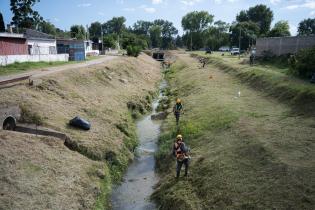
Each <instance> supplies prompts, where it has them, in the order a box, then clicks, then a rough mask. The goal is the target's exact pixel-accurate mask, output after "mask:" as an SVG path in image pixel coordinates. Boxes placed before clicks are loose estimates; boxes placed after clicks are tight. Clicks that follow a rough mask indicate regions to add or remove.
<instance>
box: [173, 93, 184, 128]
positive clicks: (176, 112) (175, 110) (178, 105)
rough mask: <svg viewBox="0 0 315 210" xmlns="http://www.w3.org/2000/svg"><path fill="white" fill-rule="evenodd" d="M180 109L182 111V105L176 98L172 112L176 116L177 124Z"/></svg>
mask: <svg viewBox="0 0 315 210" xmlns="http://www.w3.org/2000/svg"><path fill="white" fill-rule="evenodd" d="M182 111H183V105H182V102H181V100H180V99H179V98H178V99H176V104H175V105H174V107H173V113H174V115H175V118H176V125H178V123H179V117H180V114H181V112H182Z"/></svg>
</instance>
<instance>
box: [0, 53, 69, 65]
mask: <svg viewBox="0 0 315 210" xmlns="http://www.w3.org/2000/svg"><path fill="white" fill-rule="evenodd" d="M39 61H44V62H55V61H69V54H55V55H2V56H0V66H6V65H9V64H12V63H15V62H18V63H23V62H39Z"/></svg>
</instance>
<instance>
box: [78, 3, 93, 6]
mask: <svg viewBox="0 0 315 210" xmlns="http://www.w3.org/2000/svg"><path fill="white" fill-rule="evenodd" d="M91 5H92V4H90V3H84V4H78V5H77V6H78V7H90V6H91Z"/></svg>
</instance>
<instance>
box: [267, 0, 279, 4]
mask: <svg viewBox="0 0 315 210" xmlns="http://www.w3.org/2000/svg"><path fill="white" fill-rule="evenodd" d="M269 1H270V3H271V4H278V3H280V2H281V0H269Z"/></svg>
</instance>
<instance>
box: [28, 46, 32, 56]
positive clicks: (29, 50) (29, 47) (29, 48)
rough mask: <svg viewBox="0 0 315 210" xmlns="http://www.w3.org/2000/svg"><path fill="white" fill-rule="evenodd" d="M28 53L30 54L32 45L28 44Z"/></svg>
mask: <svg viewBox="0 0 315 210" xmlns="http://www.w3.org/2000/svg"><path fill="white" fill-rule="evenodd" d="M28 54H29V55H32V45H28Z"/></svg>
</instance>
